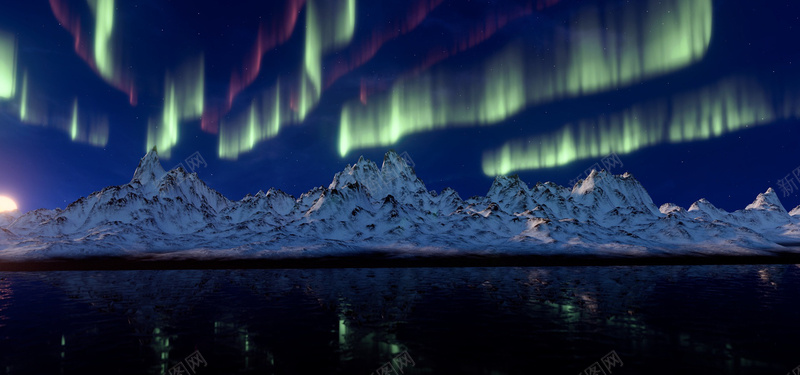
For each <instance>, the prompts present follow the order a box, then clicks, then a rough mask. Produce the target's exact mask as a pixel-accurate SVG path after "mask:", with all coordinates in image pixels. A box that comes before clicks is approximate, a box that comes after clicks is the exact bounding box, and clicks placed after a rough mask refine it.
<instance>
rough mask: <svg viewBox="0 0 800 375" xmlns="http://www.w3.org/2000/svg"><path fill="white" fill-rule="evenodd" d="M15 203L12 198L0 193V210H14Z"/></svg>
mask: <svg viewBox="0 0 800 375" xmlns="http://www.w3.org/2000/svg"><path fill="white" fill-rule="evenodd" d="M16 210H17V203H16V202H14V200H13V199H11V198H9V197H6V196H2V195H0V212H6V211H16Z"/></svg>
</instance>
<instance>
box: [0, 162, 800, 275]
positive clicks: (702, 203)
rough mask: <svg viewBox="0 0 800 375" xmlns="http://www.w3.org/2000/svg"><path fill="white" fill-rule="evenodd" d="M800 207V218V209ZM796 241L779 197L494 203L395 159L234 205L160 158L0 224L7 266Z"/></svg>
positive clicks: (616, 186) (793, 221)
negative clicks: (431, 183) (738, 205)
mask: <svg viewBox="0 0 800 375" xmlns="http://www.w3.org/2000/svg"><path fill="white" fill-rule="evenodd" d="M799 208H800V207H799ZM782 243H783V244H785V243H800V209H798V208H796V209H794V210H792V212H791V213H789V212H787V211H786V209H784V207H783V206H782V205H781V203H780V200H779V199H778V197H777V195H776V194H775V191H773V190H772V189H771V188H770V189H768V190H767V191H766V192H765V193H762V194H759V195H758V197H756V199H755V200H754V201H753V203H751V204H750V205H748V206H747V207H745V208H744V209H743V210H738V211H735V212H726V211H724V210H721V209H719V208H716V207H714V205H712V204H711V203H710V202H708V201H707V200H705V199H701V200H699V201H697V202H695V203H694V204H692V206H691V207H690V208H689V209H688V210H687V209H684V208H682V207H678V206H676V205H674V204H670V203H666V204H663V205H662V206H661V207H660V208H659V207H657V206H656V205H655V204H654V203H653V201H652V199H651V198H650V196H649V195H648V194H647V191H646V190H645V189H644V188H643V187H642V185H641V184H640V183H639V182H638V181H637V180H636V179H635V178H633V176H631V175H630V174H627V173H626V174H624V175H621V176H617V175H612V174H609V173H607V172H605V171H600V172H597V171H594V172H592V173H591V174H590V175H589V176H588V177H587V178H586V179H584V180H581V181H579V182H578V183H577V184H575V186H573V187H572V188H571V189H570V188H566V187H563V186H559V185H556V184H554V183H552V182H545V183H538V184H536V185H534V186H532V187H529V186H528V185H526V184H525V183H524V182H523V181H521V180H520V179H519V178H518V177H516V176H510V177H505V176H502V177H497V178H496V179H495V181H494V183H493V184H492V186H491V187H490V188H489V191H488V193H487V195H486V196H483V197H473V198H470V199H467V200H464V199H462V198H461V197H459V195H458V193H457V192H455V191H454V190H452V189H444V190H443V191H441V192H439V193H436V192H434V191H428V190H427V189H426V187H425V184H424V183H423V182H422V180H420V179H419V178H417V176H416V174H415V173H414V170H413V169H412V168H411V167H410V166H408V165H407V164H406V163H405V161H404V160H403V159H402V158H401V157H399V156H398V155H397V154H396V153H395V152H393V151H389V152H388V153H386V155H385V157H384V160H383V165H382V166H381V168H378V166H377V165H376V164H375V163H373V162H372V161H369V160H366V159H364V158H363V157H362V158H360V159H359V160H358V162H357V163H356V164H354V165H348V166H347V167H346V168H345V169H344V170H343V171H341V172H339V173H337V174H336V175H335V176H334V178H333V182H331V184H330V185H329V186H328V187H327V188H325V187H317V188H314V189H312V190H310V191H308V192H306V193H304V194H303V195H301V196H300V197H299V198H295V197H293V196H290V195H288V194H286V193H284V192H282V191H280V190H276V189H274V188H273V189H270V190H269V191H267V192H266V193H265V192H262V191H260V192H258V193H257V194H256V195H248V196H246V197H245V198H243V199H242V200H239V201H231V200H229V199H227V198H226V197H224V196H222V195H221V194H220V193H218V192H217V191H215V190H213V189H211V188H209V187H208V186H207V185H206V184H205V183H204V182H203V181H201V180H200V179H199V178H198V177H197V175H196V174H188V173H186V172H185V171H184V170H183V169H182V168H178V169H174V170H170V171H165V170H164V169H163V168H162V166H161V163H160V162H159V160H158V154H157V152H156V150H155V149H154V150H152V151H150V152H148V153H147V155H145V156H144V158H142V159H141V161H140V162H139V166H138V167H137V168H136V171H135V173H134V175H133V179H132V180H131V181H130V182H129V183H127V184H125V185H120V186H111V187H107V188H105V189H103V190H101V191H98V192H95V193H92V194H90V195H89V196H87V197H84V198H81V199H78V200H77V201H75V202H73V203H72V204H70V205H69V206H67V207H66V208H64V209H55V210H46V209H39V210H35V211H31V212H28V213H25V214H19V213H12V214H9V213H5V214H0V258H2V259H9V260H10V259H14V260H23V259H46V258H53V257H77V258H80V257H86V256H127V255H141V254H164V253H169V254H171V255H175V256H178V255H179V256H181V257H192V258H194V257H200V258H207V257H233V258H250V257H257V258H283V257H298V256H300V257H305V256H318V255H331V254H335V255H346V254H356V253H358V252H359V251H362V250H363V251H375V250H378V251H387V252H391V253H393V254H395V255H399V256H405V255H411V256H415V255H458V254H462V253H463V254H466V253H469V254H476V253H479V254H514V255H523V254H591V255H618V256H639V255H648V256H652V255H675V254H679V255H687V254H688V255H695V254H696V255H707V254H769V253H771V252H773V251H776V250H777V251H792V250H791V248H789V247H784V246H782V245H780V244H782Z"/></svg>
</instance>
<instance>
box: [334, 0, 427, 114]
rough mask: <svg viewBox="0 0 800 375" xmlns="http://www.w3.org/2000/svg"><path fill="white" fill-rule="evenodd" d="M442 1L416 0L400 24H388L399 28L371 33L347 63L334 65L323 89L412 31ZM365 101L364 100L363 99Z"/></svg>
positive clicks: (352, 53) (340, 61)
mask: <svg viewBox="0 0 800 375" xmlns="http://www.w3.org/2000/svg"><path fill="white" fill-rule="evenodd" d="M442 1H443V0H418V1H416V2H415V3H414V5H413V6H412V7H411V10H410V11H409V12H408V13H407V14H406V16H405V18H404V19H403V20H401V21H400V22H390V23H389V24H390V25H396V24H400V25H401V26H400V27H396V26H392V27H390V28H387V29H386V30H383V31H380V32H377V31H376V32H373V33H372V36H371V37H370V38H369V39H368V40H366V41H364V42H363V43H361V44H360V45H359V47H358V48H356V49H354V50H352V51H351V53H350V55H349V58H347V61H342V60H339V61H337V63H336V64H334V66H333V69H332V70H331V73H330V74H329V75H328V76H327V77H326V78H325V87H330V85H332V84H333V83H334V82H336V80H337V79H339V78H341V77H342V76H343V75H345V74H347V73H349V72H351V71H353V70H354V69H356V68H358V67H359V66H361V65H364V64H365V63H366V62H367V61H369V60H370V59H372V58H373V57H374V56H375V54H376V53H378V50H379V49H380V48H381V47H382V46H383V45H384V44H385V43H386V42H388V41H390V40H392V39H394V38H396V37H398V36H400V35H403V34H406V33H408V32H409V31H411V30H414V28H416V27H417V26H419V24H420V23H422V21H423V20H424V19H425V18H426V17H427V16H428V13H430V12H431V11H432V10H433V9H435V8H436V7H438V6H439V4H441V3H442ZM364 100H365V99H364Z"/></svg>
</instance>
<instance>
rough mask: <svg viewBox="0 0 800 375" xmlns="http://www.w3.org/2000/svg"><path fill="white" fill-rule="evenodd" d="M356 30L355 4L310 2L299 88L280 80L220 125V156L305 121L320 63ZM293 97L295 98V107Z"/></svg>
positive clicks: (350, 0)
mask: <svg viewBox="0 0 800 375" xmlns="http://www.w3.org/2000/svg"><path fill="white" fill-rule="evenodd" d="M355 26H356V3H355V0H326V1H321V0H310V1H308V2H307V3H306V35H305V49H304V57H303V66H302V68H301V72H300V79H299V83H297V85H299V88H292V89H290V88H285V87H283V86H291V85H281V81H280V79H278V82H277V83H276V85H275V86H273V87H272V88H269V89H267V90H263V91H262V92H260V93H259V94H257V95H256V98H254V99H253V100H252V101H251V103H250V105H249V106H248V107H247V110H245V111H243V112H241V113H239V114H238V115H234V116H232V118H231V119H230V120H223V121H221V122H220V130H219V147H218V154H219V157H220V158H222V159H228V160H236V159H237V158H238V157H239V155H240V154H242V153H245V152H248V151H250V150H252V149H253V148H254V147H255V146H256V144H258V143H259V142H261V141H264V140H266V139H270V138H273V137H275V136H277V135H278V132H279V131H280V129H281V127H283V126H284V125H287V124H292V123H301V122H303V121H304V120H305V118H306V116H307V115H308V113H309V112H311V110H313V109H314V108H315V107H316V105H317V104H318V103H319V99H320V97H321V96H322V91H323V86H322V58H323V57H324V56H325V55H326V54H328V53H330V52H333V51H335V50H337V49H339V48H342V47H344V46H346V45H348V44H349V43H350V42H351V41H352V39H353V34H354V32H355ZM295 82H296V81H295ZM292 93H298V96H297V98H296V105H294V106H292V105H291V103H292V102H293V101H292V100H291V99H290V98H291V97H292V95H293V94H292ZM290 109H293V110H290ZM160 150H161V146H159V151H160Z"/></svg>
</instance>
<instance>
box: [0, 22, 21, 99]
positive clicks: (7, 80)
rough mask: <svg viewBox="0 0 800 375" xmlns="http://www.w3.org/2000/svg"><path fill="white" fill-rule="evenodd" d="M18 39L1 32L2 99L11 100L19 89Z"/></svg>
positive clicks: (0, 97) (0, 73)
mask: <svg viewBox="0 0 800 375" xmlns="http://www.w3.org/2000/svg"><path fill="white" fill-rule="evenodd" d="M16 78H17V38H16V36H15V35H14V34H11V33H7V32H4V31H0V99H5V100H8V99H11V98H13V97H14V95H15V94H16V88H17V80H16Z"/></svg>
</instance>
